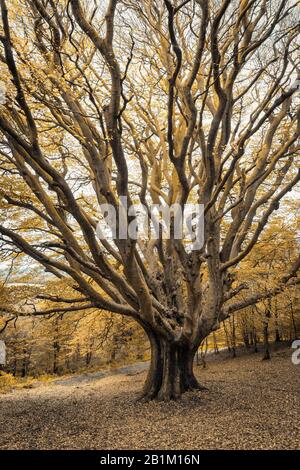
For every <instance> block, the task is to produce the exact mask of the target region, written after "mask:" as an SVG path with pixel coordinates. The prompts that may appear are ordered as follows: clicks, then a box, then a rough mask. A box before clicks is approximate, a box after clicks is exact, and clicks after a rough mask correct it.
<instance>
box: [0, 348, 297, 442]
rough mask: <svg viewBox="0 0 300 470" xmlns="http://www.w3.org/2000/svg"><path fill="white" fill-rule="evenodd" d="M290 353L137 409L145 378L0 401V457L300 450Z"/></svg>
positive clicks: (60, 387)
mask: <svg viewBox="0 0 300 470" xmlns="http://www.w3.org/2000/svg"><path fill="white" fill-rule="evenodd" d="M291 352H292V351H291V350H290V349H285V350H280V351H278V352H277V353H274V355H273V358H272V361H261V356H260V355H257V354H253V355H251V356H242V357H238V358H236V359H228V358H227V359H226V358H225V357H223V356H222V357H219V358H218V359H217V360H216V359H213V360H210V361H209V363H208V367H207V369H205V370H203V369H202V368H200V367H199V368H198V367H197V368H196V370H197V375H198V376H199V378H200V379H201V382H202V383H203V384H204V385H205V386H206V387H208V389H209V390H208V391H205V392H200V393H190V394H186V395H185V396H184V397H183V398H182V400H181V401H178V402H171V403H168V404H165V403H156V402H154V403H147V404H142V403H138V404H137V403H136V402H135V398H136V397H137V394H138V392H139V391H140V389H141V387H142V384H143V381H144V379H145V372H140V371H138V372H137V373H136V374H134V375H133V374H132V373H131V374H130V375H125V374H124V371H123V374H120V375H113V376H110V377H105V378H95V377H93V379H92V380H88V379H86V377H85V380H82V381H80V380H79V381H76V380H75V381H73V382H71V383H70V382H67V384H65V383H64V382H61V381H58V382H56V383H54V382H52V383H50V384H44V385H40V386H39V387H37V388H33V389H28V390H16V391H14V392H12V393H9V394H6V395H1V396H0V448H1V449H170V450H171V449H275V448H277V449H300V427H299V422H300V365H299V366H295V365H293V364H292V362H291Z"/></svg>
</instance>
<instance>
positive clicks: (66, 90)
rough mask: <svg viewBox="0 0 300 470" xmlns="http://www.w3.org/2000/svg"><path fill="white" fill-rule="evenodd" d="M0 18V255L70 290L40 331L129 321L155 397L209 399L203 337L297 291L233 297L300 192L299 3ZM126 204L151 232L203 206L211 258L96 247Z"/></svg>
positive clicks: (75, 5) (128, 246) (37, 2)
mask: <svg viewBox="0 0 300 470" xmlns="http://www.w3.org/2000/svg"><path fill="white" fill-rule="evenodd" d="M0 4H1V11H2V30H1V42H2V49H1V53H0V60H1V70H3V76H4V77H6V83H7V93H6V102H5V104H4V105H2V106H1V112H0V131H1V171H2V177H3V178H4V182H5V184H4V187H3V189H2V190H1V193H2V198H3V202H2V205H3V207H4V214H3V219H4V222H3V223H1V225H0V233H1V234H2V240H3V245H2V246H3V249H8V248H9V247H11V246H13V247H14V248H13V249H14V250H17V251H19V252H22V253H25V254H26V255H28V256H30V257H31V258H32V259H33V260H34V261H35V262H36V263H38V264H39V265H41V266H42V267H44V269H45V270H46V271H47V273H51V274H52V275H54V276H56V277H57V278H58V279H60V280H63V281H64V282H65V283H66V284H67V285H68V286H69V287H70V288H71V289H73V290H74V295H73V296H72V297H68V298H66V297H63V296H60V295H56V296H52V298H51V296H44V299H45V300H47V301H48V302H51V301H53V302H54V304H55V306H54V307H50V308H48V309H46V310H45V311H44V310H41V311H38V310H35V311H34V313H35V315H45V314H48V315H49V314H52V313H56V314H58V315H59V314H63V313H68V312H76V311H79V310H80V311H83V310H89V309H91V308H96V309H99V313H100V312H102V311H110V312H112V313H117V314H121V315H125V316H128V317H131V318H133V319H134V320H136V321H137V322H138V323H139V325H140V326H142V328H143V329H144V330H145V332H146V334H147V335H148V338H149V341H150V343H151V350H152V358H151V366H150V370H149V375H148V378H147V381H146V384H145V387H144V392H143V396H144V397H145V398H147V399H152V398H155V397H158V398H159V399H162V400H168V399H170V398H175V397H178V396H179V395H180V394H181V393H182V392H184V391H186V390H191V389H195V388H201V386H200V385H199V383H198V382H197V380H196V378H195V376H194V374H193V359H194V355H195V353H196V351H197V349H198V347H199V345H200V344H201V343H202V342H203V340H204V339H205V338H206V337H207V336H208V335H209V333H210V332H212V331H215V330H217V329H218V328H219V326H220V323H221V322H222V321H223V320H224V319H226V318H227V317H228V316H230V314H232V313H234V312H236V311H238V310H241V309H242V308H244V307H248V306H250V305H254V304H255V303H257V302H258V301H261V300H263V299H268V298H270V297H272V296H273V295H276V294H279V293H280V292H282V290H283V288H284V287H291V286H294V285H296V284H298V283H299V278H297V270H298V268H299V265H300V258H299V257H297V255H296V257H295V258H294V259H293V260H292V262H291V265H290V266H289V269H288V272H287V273H286V274H284V275H282V276H281V277H280V278H279V279H277V282H276V285H272V286H271V288H269V289H268V290H265V289H263V290H261V291H258V292H254V293H251V294H250V293H249V295H248V296H246V295H244V294H243V293H244V291H245V289H246V288H247V283H245V282H243V283H239V282H237V273H238V270H239V266H240V263H241V262H242V261H243V260H245V259H246V258H247V256H248V255H249V254H250V253H251V251H252V249H253V248H254V247H255V245H256V244H257V242H259V240H260V237H261V236H262V234H263V232H264V229H265V228H266V227H267V226H268V222H269V219H270V218H271V217H272V215H273V213H274V211H276V210H278V208H279V205H280V203H281V201H282V199H283V198H284V197H285V196H286V195H287V194H288V193H289V192H290V191H292V190H293V188H295V186H296V184H297V183H298V181H299V179H300V171H299V169H298V162H299V134H300V109H299V95H298V81H299V78H300V76H299V21H298V13H299V6H298V4H297V2H296V3H293V2H290V1H286V0H283V1H278V0H273V1H272V2H270V1H255V0H249V1H247V0H245V1H242V2H240V1H235V0H232V1H230V0H223V1H221V2H220V1H217V0H211V1H203V0H195V1H192V0H191V1H183V2H179V1H174V2H171V1H169V0H164V1H162V0H157V1H156V0H143V1H141V2H135V1H134V2H131V1H130V0H129V1H125V0H124V1H121V0H120V1H117V0H110V1H108V2H101V3H100V2H99V4H98V2H95V3H91V2H87V1H79V0H69V1H59V2H58V1H56V0H54V1H49V2H44V1H42V0H23V1H21V2H20V1H18V2H16V1H15V0H9V1H8V2H6V1H5V0H1V1H0ZM297 80H298V81H297ZM297 101H298V102H297ZM24 184H26V186H27V189H26V191H25V193H24V192H23V188H24ZM122 197H126V198H127V201H128V205H129V207H130V206H131V205H132V204H133V203H134V202H136V201H140V202H141V203H143V204H144V205H145V206H146V208H147V210H148V216H149V217H150V205H151V203H157V202H159V201H164V202H165V203H166V204H168V205H172V204H174V203H177V204H179V205H180V206H181V207H182V208H184V206H185V204H186V203H187V202H196V203H199V204H203V205H204V208H205V212H204V214H205V216H204V219H205V220H204V222H205V237H204V238H205V240H204V245H203V247H202V248H201V249H197V250H191V249H190V246H189V245H188V243H186V241H185V240H177V239H174V236H172V234H173V230H171V236H170V239H168V240H165V239H164V238H163V237H162V236H160V237H159V239H158V240H153V239H148V240H142V239H139V240H132V239H130V238H128V239H126V240H124V239H122V238H121V237H119V236H118V235H117V236H116V237H115V238H114V240H113V241H112V242H110V241H109V240H107V239H104V240H99V239H97V236H96V231H95V230H96V226H97V221H98V220H99V219H100V218H101V213H100V209H99V208H100V205H101V204H102V203H104V202H105V203H107V204H110V205H111V206H112V207H114V208H115V211H116V213H117V214H119V202H120V199H121V198H122ZM16 213H19V214H21V217H16ZM102 215H103V214H102ZM32 217H34V219H35V221H36V222H37V223H36V224H35V225H34V226H33V225H32V223H31V224H29V223H28V222H29V220H32ZM132 219H134V215H133V216H132V215H129V214H127V222H128V223H130V222H132ZM174 223H175V221H174V218H173V219H172V225H173V228H174ZM117 228H118V227H117ZM242 294H243V295H242ZM58 302H59V303H60V304H61V305H60V307H58V306H57V303H58ZM7 313H8V314H12V312H7Z"/></svg>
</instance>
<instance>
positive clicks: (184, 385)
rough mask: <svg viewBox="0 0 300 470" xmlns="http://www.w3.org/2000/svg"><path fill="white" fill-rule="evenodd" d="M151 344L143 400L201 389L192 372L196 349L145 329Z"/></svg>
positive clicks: (177, 395) (163, 399)
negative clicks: (172, 341)
mask: <svg viewBox="0 0 300 470" xmlns="http://www.w3.org/2000/svg"><path fill="white" fill-rule="evenodd" d="M148 336H149V339H150V344H151V364H150V368H149V372H148V377H147V379H146V382H145V385H144V389H143V394H142V396H141V398H142V399H145V400H153V399H157V400H161V401H168V400H172V399H177V398H179V397H180V396H181V394H182V393H184V392H187V391H189V390H204V389H205V387H202V386H201V385H200V384H199V383H198V381H197V379H196V377H195V375H194V372H193V363H194V357H195V354H196V351H197V348H190V347H189V346H188V345H183V344H180V345H179V344H174V343H171V342H169V341H168V340H166V338H164V337H162V336H160V335H157V334H156V333H153V332H150V333H149V332H148Z"/></svg>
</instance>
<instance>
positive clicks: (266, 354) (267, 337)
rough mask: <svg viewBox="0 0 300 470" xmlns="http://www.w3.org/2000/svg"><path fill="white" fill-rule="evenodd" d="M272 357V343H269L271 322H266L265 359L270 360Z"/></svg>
mask: <svg viewBox="0 0 300 470" xmlns="http://www.w3.org/2000/svg"><path fill="white" fill-rule="evenodd" d="M270 359H271V354H270V343H269V322H268V321H266V322H265V323H264V357H263V361H268V360H270Z"/></svg>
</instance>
